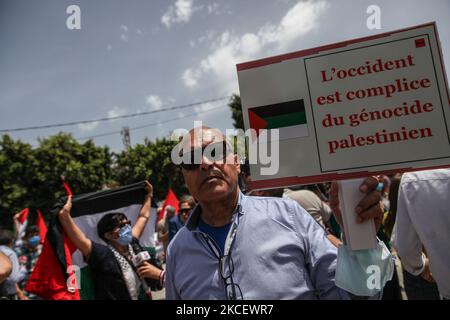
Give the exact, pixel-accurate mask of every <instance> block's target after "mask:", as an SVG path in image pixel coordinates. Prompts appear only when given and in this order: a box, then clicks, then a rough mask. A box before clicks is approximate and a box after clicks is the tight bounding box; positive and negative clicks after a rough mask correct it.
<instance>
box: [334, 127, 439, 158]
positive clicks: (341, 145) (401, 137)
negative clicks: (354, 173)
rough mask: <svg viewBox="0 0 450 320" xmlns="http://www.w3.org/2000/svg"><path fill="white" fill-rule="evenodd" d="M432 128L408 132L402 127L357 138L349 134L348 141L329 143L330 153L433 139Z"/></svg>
mask: <svg viewBox="0 0 450 320" xmlns="http://www.w3.org/2000/svg"><path fill="white" fill-rule="evenodd" d="M432 136H433V134H432V133H431V129H430V128H421V129H411V130H407V129H406V128H405V127H402V129H401V131H400V132H399V131H394V132H389V133H388V132H386V130H385V129H383V130H381V131H378V132H376V133H375V134H374V135H369V136H366V137H355V136H354V135H353V134H349V135H348V136H347V138H346V139H341V140H332V141H328V149H329V153H330V154H332V153H336V150H337V149H347V148H355V147H363V146H370V145H373V144H383V143H390V142H397V141H405V140H415V139H421V138H428V137H432Z"/></svg>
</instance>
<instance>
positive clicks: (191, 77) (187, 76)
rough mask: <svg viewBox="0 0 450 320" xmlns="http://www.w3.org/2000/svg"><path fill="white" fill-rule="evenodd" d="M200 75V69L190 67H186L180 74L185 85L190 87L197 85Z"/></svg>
mask: <svg viewBox="0 0 450 320" xmlns="http://www.w3.org/2000/svg"><path fill="white" fill-rule="evenodd" d="M200 77H201V72H200V71H195V70H192V69H186V70H184V72H183V75H182V76H181V79H182V80H183V82H184V84H185V85H186V87H189V88H192V87H195V86H197V82H198V79H199V78H200Z"/></svg>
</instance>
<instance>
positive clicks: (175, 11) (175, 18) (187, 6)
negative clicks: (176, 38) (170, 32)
mask: <svg viewBox="0 0 450 320" xmlns="http://www.w3.org/2000/svg"><path fill="white" fill-rule="evenodd" d="M192 2H193V0H177V1H176V2H175V4H174V5H172V6H170V7H169V8H168V9H167V11H166V12H165V13H164V15H163V16H162V17H161V22H162V23H163V24H164V25H165V26H166V27H167V28H170V26H171V25H172V24H174V23H180V22H189V20H190V19H191V16H192V13H193V8H192Z"/></svg>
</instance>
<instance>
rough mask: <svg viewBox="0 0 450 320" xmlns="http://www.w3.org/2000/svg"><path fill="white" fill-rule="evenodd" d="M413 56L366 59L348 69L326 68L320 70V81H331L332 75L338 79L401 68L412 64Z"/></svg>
mask: <svg viewBox="0 0 450 320" xmlns="http://www.w3.org/2000/svg"><path fill="white" fill-rule="evenodd" d="M413 58H414V57H413V56H412V55H410V54H409V55H408V56H407V57H406V58H401V59H394V60H385V61H383V60H382V59H376V62H374V63H372V62H371V61H366V63H365V64H364V65H362V66H358V67H351V68H348V69H339V70H336V68H334V67H333V68H331V69H330V70H329V71H328V72H327V70H322V71H320V73H321V75H322V82H327V81H332V80H334V79H335V78H334V76H335V75H336V77H337V78H338V79H345V78H347V77H349V78H353V77H357V76H364V75H366V74H371V73H377V72H383V71H388V70H394V69H401V68H407V67H411V66H414V65H415V63H414V62H413Z"/></svg>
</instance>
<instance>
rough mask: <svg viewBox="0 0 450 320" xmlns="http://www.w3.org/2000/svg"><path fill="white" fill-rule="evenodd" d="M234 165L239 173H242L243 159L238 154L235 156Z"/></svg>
mask: <svg viewBox="0 0 450 320" xmlns="http://www.w3.org/2000/svg"><path fill="white" fill-rule="evenodd" d="M234 165H235V166H236V169H237V172H238V173H241V158H240V157H239V155H238V154H235V155H234Z"/></svg>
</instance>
